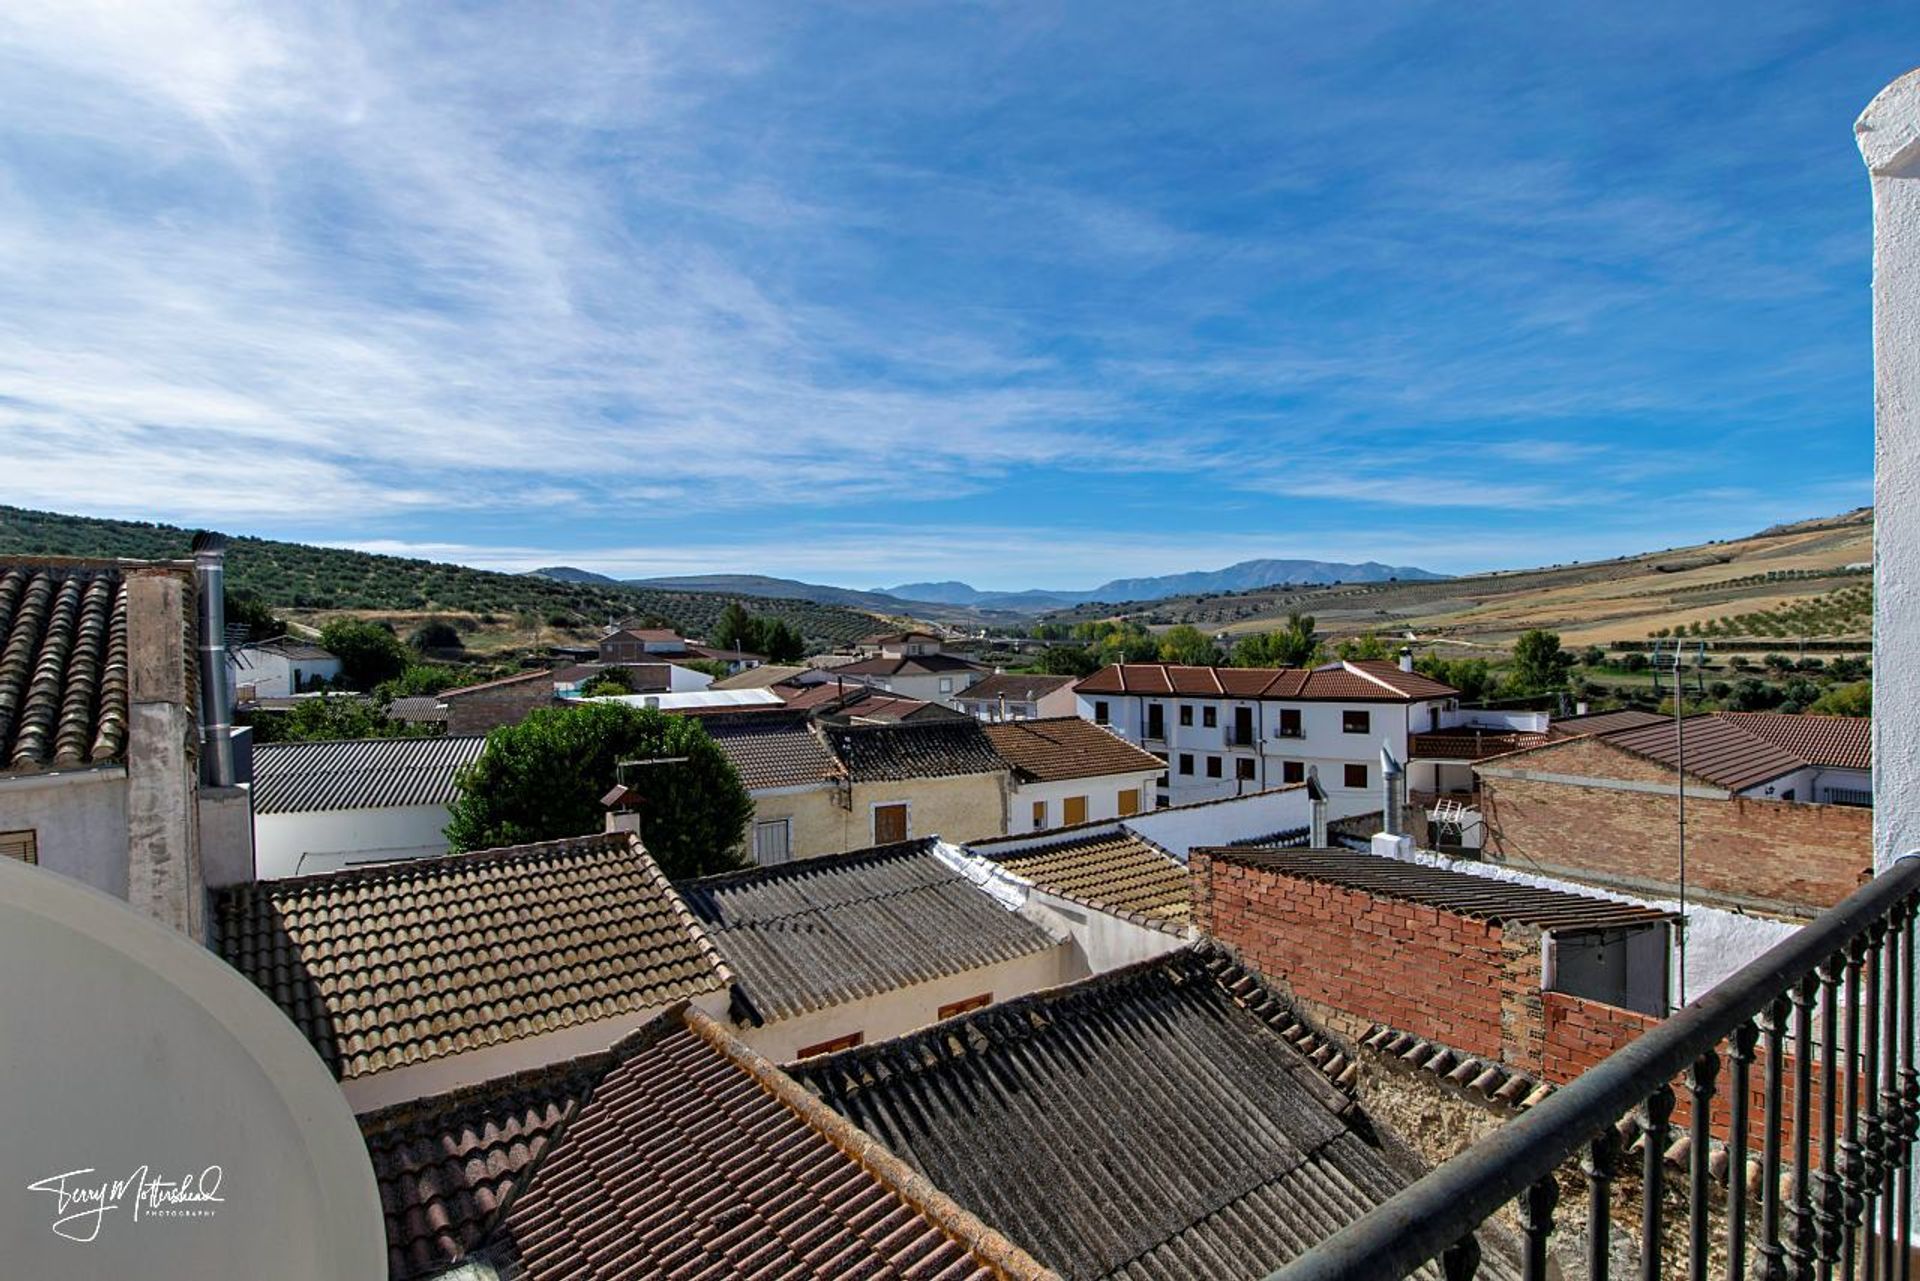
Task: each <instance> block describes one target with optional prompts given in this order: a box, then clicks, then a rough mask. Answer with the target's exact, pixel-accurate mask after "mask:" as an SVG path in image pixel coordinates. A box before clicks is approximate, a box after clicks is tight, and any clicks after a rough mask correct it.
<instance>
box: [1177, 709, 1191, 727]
mask: <svg viewBox="0 0 1920 1281" xmlns="http://www.w3.org/2000/svg"><path fill="white" fill-rule="evenodd" d="M1180 723H1181V724H1182V725H1185V726H1186V727H1187V728H1189V729H1191V728H1193V704H1192V703H1182V704H1180Z"/></svg>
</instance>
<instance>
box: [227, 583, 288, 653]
mask: <svg viewBox="0 0 1920 1281" xmlns="http://www.w3.org/2000/svg"><path fill="white" fill-rule="evenodd" d="M226 613H227V626H229V627H245V628H246V629H247V639H248V640H250V641H263V640H272V639H273V638H274V637H276V636H285V635H286V634H287V625H286V624H285V623H283V622H281V621H280V620H279V619H277V618H275V617H274V616H273V611H272V610H271V609H269V608H267V602H266V601H265V600H263V599H262V598H261V596H260V594H259V593H258V592H236V591H233V590H231V589H229V590H228V591H227V594H226Z"/></svg>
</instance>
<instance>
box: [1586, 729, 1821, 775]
mask: <svg viewBox="0 0 1920 1281" xmlns="http://www.w3.org/2000/svg"><path fill="white" fill-rule="evenodd" d="M1606 741H1607V742H1609V743H1612V744H1613V745H1614V746H1615V747H1618V748H1622V749H1623V750H1625V751H1629V752H1632V753H1633V754H1634V755H1636V756H1644V757H1646V758H1648V759H1649V760H1654V761H1658V762H1660V763H1661V764H1662V765H1672V766H1674V767H1675V768H1678V767H1679V765H1680V758H1681V753H1682V749H1683V748H1684V751H1685V755H1686V771H1687V773H1689V774H1691V775H1693V776H1694V777H1695V778H1703V779H1705V780H1706V781H1707V782H1709V783H1716V784H1718V785H1719V786H1721V787H1724V788H1726V789H1727V790H1728V791H1730V792H1740V791H1745V790H1746V789H1747V788H1749V787H1758V786H1759V785H1760V784H1762V783H1764V782H1766V781H1767V780H1769V779H1774V778H1779V777H1780V776H1781V775H1782V774H1791V773H1793V772H1794V771H1795V770H1800V769H1805V768H1806V765H1807V762H1806V760H1805V758H1803V757H1800V756H1796V755H1795V754H1794V753H1792V752H1789V751H1787V750H1786V749H1785V748H1782V747H1776V746H1774V745H1773V744H1772V743H1769V742H1768V741H1767V740H1766V739H1764V738H1759V737H1756V736H1755V735H1753V734H1750V733H1748V732H1747V731H1746V730H1744V729H1742V728H1741V727H1740V726H1739V725H1737V724H1735V723H1734V722H1733V721H1730V720H1727V719H1725V718H1723V717H1719V716H1689V717H1687V719H1686V734H1685V737H1684V740H1683V738H1682V736H1681V735H1680V734H1679V733H1677V732H1676V731H1675V729H1674V725H1673V721H1672V720H1671V719H1670V718H1664V717H1663V718H1662V719H1661V720H1659V721H1657V722H1655V723H1653V724H1651V725H1645V726H1642V727H1641V728H1639V729H1628V730H1619V731H1616V732H1615V733H1612V734H1608V735H1607V736H1606Z"/></svg>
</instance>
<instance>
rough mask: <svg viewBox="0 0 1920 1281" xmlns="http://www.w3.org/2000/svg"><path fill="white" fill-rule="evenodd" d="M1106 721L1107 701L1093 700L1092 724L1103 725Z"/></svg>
mask: <svg viewBox="0 0 1920 1281" xmlns="http://www.w3.org/2000/svg"><path fill="white" fill-rule="evenodd" d="M1107 721H1108V717H1107V700H1106V699H1104V698H1100V699H1095V700H1094V704H1093V723H1094V724H1095V725H1105V724H1106V723H1107Z"/></svg>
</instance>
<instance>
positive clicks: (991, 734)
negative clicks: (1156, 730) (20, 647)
mask: <svg viewBox="0 0 1920 1281" xmlns="http://www.w3.org/2000/svg"><path fill="white" fill-rule="evenodd" d="M982 728H983V729H984V730H985V731H986V735H987V741H988V742H990V743H992V744H993V750H994V751H996V752H998V753H1000V755H1001V756H1002V757H1004V758H1005V759H1006V761H1007V763H1008V764H1010V765H1012V766H1013V768H1014V770H1015V772H1017V773H1018V774H1019V775H1020V777H1021V778H1022V779H1027V780H1032V781H1037V782H1053V781H1060V780H1065V779H1074V778H1101V777H1104V776H1106V775H1109V774H1147V773H1152V774H1158V773H1160V772H1162V771H1163V770H1165V769H1166V768H1167V763H1166V762H1165V761H1163V760H1161V759H1160V758H1159V757H1157V756H1155V755H1153V754H1152V753H1151V752H1147V751H1143V750H1141V749H1140V748H1138V747H1135V746H1134V745H1133V744H1132V743H1129V742H1127V740H1126V739H1124V738H1121V737H1120V736H1119V735H1118V734H1115V733H1114V732H1113V731H1112V730H1109V729H1106V728H1105V727H1103V726H1099V725H1095V724H1094V723H1093V722H1092V721H1086V720H1081V719H1080V718H1079V717H1078V716H1050V717H1045V718H1041V719H1036V720H1029V721H1000V722H998V723H995V724H991V725H986V726H983V727H982Z"/></svg>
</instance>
